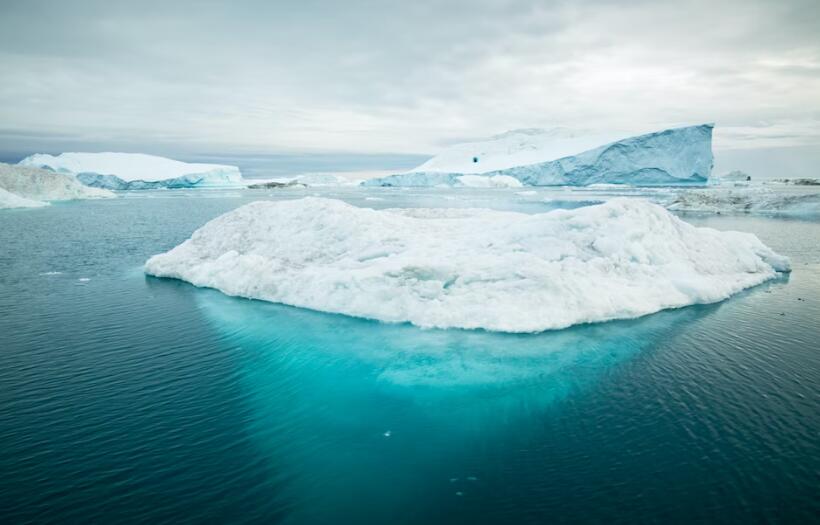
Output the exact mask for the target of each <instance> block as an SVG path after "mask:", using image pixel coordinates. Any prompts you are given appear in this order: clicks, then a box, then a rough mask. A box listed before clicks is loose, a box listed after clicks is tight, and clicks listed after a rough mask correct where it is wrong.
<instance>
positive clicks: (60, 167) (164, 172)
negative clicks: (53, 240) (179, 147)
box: [20, 153, 245, 190]
mask: <svg viewBox="0 0 820 525" xmlns="http://www.w3.org/2000/svg"><path fill="white" fill-rule="evenodd" d="M20 165H24V166H33V167H37V168H44V169H50V170H52V171H55V172H58V173H67V174H71V175H74V176H76V177H77V180H79V181H80V182H82V183H83V184H85V185H87V186H94V187H98V188H108V189H112V190H142V189H158V188H203V187H212V188H236V187H242V186H244V185H245V181H244V180H243V178H242V174H241V173H240V171H239V168H237V167H235V166H225V165H221V164H192V163H187V162H180V161H177V160H173V159H167V158H164V157H157V156H154V155H145V154H142V153H61V154H60V155H56V156H55V155H46V154H41V153H38V154H35V155H30V156H28V157H26V158H25V159H23V160H22V161H20Z"/></svg>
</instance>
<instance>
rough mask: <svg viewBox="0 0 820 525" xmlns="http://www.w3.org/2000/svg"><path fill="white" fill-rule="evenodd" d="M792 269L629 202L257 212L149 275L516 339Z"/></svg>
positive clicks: (156, 262) (721, 293)
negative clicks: (506, 208) (545, 209)
mask: <svg viewBox="0 0 820 525" xmlns="http://www.w3.org/2000/svg"><path fill="white" fill-rule="evenodd" d="M788 270H789V261H788V259H787V258H785V257H782V256H780V255H778V254H776V253H774V252H773V251H772V250H771V249H769V248H768V247H767V246H765V245H764V244H763V243H761V242H760V241H759V240H758V239H757V237H755V236H754V235H751V234H747V233H738V232H719V231H717V230H713V229H710V228H696V227H694V226H692V225H690V224H688V223H686V222H683V221H682V220H680V219H678V218H676V217H675V216H674V215H672V214H671V213H669V212H668V211H666V210H665V209H664V208H662V207H661V206H658V205H655V204H651V203H649V202H646V201H641V200H634V199H621V198H617V199H613V200H611V201H609V202H606V203H604V204H600V205H596V206H587V207H583V208H578V209H574V210H555V211H552V212H549V213H543V214H536V215H526V214H521V213H512V212H499V211H493V210H486V209H412V210H404V209H394V210H372V209H364V208H357V207H354V206H351V205H349V204H345V203H343V202H341V201H336V200H330V199H321V198H311V197H308V198H305V199H300V200H294V201H284V202H254V203H251V204H248V205H245V206H242V207H240V208H238V209H236V210H234V211H232V212H229V213H226V214H224V215H222V216H221V217H218V218H216V219H214V220H212V221H210V222H208V223H207V224H206V225H205V226H203V227H202V228H200V229H199V230H197V231H196V232H194V234H193V236H192V237H191V239H189V240H187V241H185V242H183V243H182V244H181V245H179V246H177V247H176V248H174V249H172V250H170V251H169V252H167V253H164V254H160V255H156V256H154V257H152V258H151V259H149V260H148V262H147V263H146V265H145V271H146V273H148V274H151V275H155V276H158V277H171V278H177V279H182V280H185V281H188V282H190V283H192V284H194V285H197V286H206V287H211V288H216V289H218V290H221V291H222V292H224V293H227V294H229V295H236V296H242V297H250V298H256V299H263V300H267V301H273V302H278V303H283V304H289V305H293V306H299V307H305V308H311V309H315V310H320V311H326V312H335V313H342V314H347V315H352V316H357V317H364V318H370V319H378V320H381V321H387V322H410V323H413V324H415V325H418V326H422V327H437V328H468V329H471V328H482V329H487V330H495V331H505V332H536V331H541V330H549V329H556V328H564V327H567V326H570V325H573V324H577V323H586V322H596V321H606V320H610V319H620V318H633V317H638V316H642V315H646V314H650V313H653V312H657V311H659V310H662V309H665V308H675V307H681V306H686V305H690V304H694V303H710V302H715V301H719V300H722V299H725V298H727V297H729V296H730V295H732V294H734V293H736V292H738V291H740V290H742V289H744V288H748V287H750V286H754V285H757V284H760V283H761V282H763V281H766V280H768V279H771V278H773V277H774V276H775V275H776V272H778V271H788Z"/></svg>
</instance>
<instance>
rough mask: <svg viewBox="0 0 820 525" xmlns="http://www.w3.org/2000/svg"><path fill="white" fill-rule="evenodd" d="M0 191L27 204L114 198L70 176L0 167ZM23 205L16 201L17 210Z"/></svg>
mask: <svg viewBox="0 0 820 525" xmlns="http://www.w3.org/2000/svg"><path fill="white" fill-rule="evenodd" d="M0 189H4V190H6V192H10V193H11V194H14V195H16V196H17V197H20V198H22V199H24V201H26V200H27V201H28V202H29V203H32V202H36V201H62V200H73V199H96V198H106V197H114V196H115V195H114V194H113V193H112V192H110V191H108V190H104V189H100V188H89V187H88V186H84V185H82V184H80V183H79V182H77V180H76V179H75V178H74V177H72V176H71V175H66V174H63V173H55V172H53V171H48V170H41V169H37V168H31V167H26V166H13V165H9V164H2V163H0ZM24 201H17V203H18V204H17V206H22V205H23V203H24ZM4 202H6V203H8V202H9V200H8V198H6V199H4ZM17 206H15V207H17ZM29 206H36V204H29ZM7 207H8V206H7Z"/></svg>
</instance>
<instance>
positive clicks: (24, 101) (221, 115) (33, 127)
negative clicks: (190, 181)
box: [0, 0, 820, 153]
mask: <svg viewBox="0 0 820 525" xmlns="http://www.w3.org/2000/svg"><path fill="white" fill-rule="evenodd" d="M166 4H173V5H166ZM625 4H628V5H625ZM818 27H820V3H818V2H817V1H816V0H805V1H804V0H792V1H785V2H778V1H759V0H749V1H724V2H714V1H705V0H704V1H701V0H693V1H675V2H641V1H637V2H615V1H609V0H597V1H589V2H526V1H514V0H511V1H470V2H459V1H442V2H425V1H416V2H362V1H355V0H351V1H346V2H315V1H305V0H302V1H299V2H288V1H275V2H268V1H258V2H233V3H231V5H228V3H226V2H156V3H152V2H138V3H137V2H59V3H57V2H38V1H8V0H7V1H5V2H3V4H2V5H0V66H2V69H3V72H4V75H3V82H0V140H2V141H3V142H5V143H6V148H7V149H8V148H12V147H17V148H24V149H31V148H32V147H34V146H33V145H35V144H36V146H37V147H38V148H40V149H42V148H43V147H46V146H48V145H49V144H51V145H53V147H54V148H57V149H65V148H67V147H70V146H76V147H75V148H74V149H80V148H82V149H89V148H91V147H93V146H91V145H98V148H119V149H150V150H152V151H158V150H159V151H166V152H168V151H180V152H203V151H208V150H220V151H223V152H236V153H241V152H282V151H291V152H293V151H307V152H310V151H340V152H376V153H378V152H401V153H425V152H434V151H435V150H436V149H438V148H440V147H441V146H442V145H444V144H447V143H450V142H454V141H460V140H463V139H470V138H475V137H481V136H486V135H491V134H495V133H498V132H500V131H504V130H506V129H511V128H518V127H552V126H565V127H570V128H581V129H590V130H605V129H606V130H613V129H617V130H623V131H624V132H625V133H630V132H641V131H646V130H651V129H654V128H660V127H665V126H673V125H678V124H688V123H700V122H708V121H714V122H716V123H717V124H718V128H717V135H716V147H717V148H719V149H721V148H722V149H727V148H764V147H765V148H771V147H783V146H801V147H817V146H818V145H820V36H818V31H817V28H818ZM58 145H59V147H58Z"/></svg>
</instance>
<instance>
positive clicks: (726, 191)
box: [666, 187, 820, 216]
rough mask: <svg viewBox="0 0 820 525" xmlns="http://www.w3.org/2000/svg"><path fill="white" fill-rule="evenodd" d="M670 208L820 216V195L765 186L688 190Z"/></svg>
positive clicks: (671, 202)
mask: <svg viewBox="0 0 820 525" xmlns="http://www.w3.org/2000/svg"><path fill="white" fill-rule="evenodd" d="M666 207H667V208H668V209H670V210H674V211H698V212H713V213H715V212H727V213H738V212H741V213H765V214H782V215H805V216H820V192H818V191H800V190H798V191H788V190H787V189H776V190H772V189H769V188H765V187H739V188H708V189H703V190H686V191H681V192H679V193H677V195H676V196H675V197H674V199H673V200H672V201H670V202H669V203H668V204H667V205H666Z"/></svg>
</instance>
